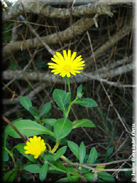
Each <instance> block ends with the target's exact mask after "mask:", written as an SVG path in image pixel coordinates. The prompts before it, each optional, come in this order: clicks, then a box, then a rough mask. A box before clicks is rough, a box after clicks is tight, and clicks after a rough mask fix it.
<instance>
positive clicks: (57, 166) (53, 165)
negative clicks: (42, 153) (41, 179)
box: [49, 159, 68, 173]
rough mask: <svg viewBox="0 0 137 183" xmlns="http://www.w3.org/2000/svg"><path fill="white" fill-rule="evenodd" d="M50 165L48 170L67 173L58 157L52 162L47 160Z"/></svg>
mask: <svg viewBox="0 0 137 183" xmlns="http://www.w3.org/2000/svg"><path fill="white" fill-rule="evenodd" d="M49 164H50V167H49V170H50V171H51V170H57V171H59V172H63V173H67V171H68V170H67V168H66V167H65V166H64V165H63V164H62V163H61V161H60V160H59V159H58V160H56V161H55V162H54V163H51V162H49Z"/></svg>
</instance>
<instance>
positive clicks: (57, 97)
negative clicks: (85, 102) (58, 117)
mask: <svg viewBox="0 0 137 183" xmlns="http://www.w3.org/2000/svg"><path fill="white" fill-rule="evenodd" d="M53 98H54V101H55V102H56V104H57V105H58V106H59V107H60V109H61V110H63V111H65V105H66V104H67V102H68V101H69V100H70V93H66V92H64V91H63V90H59V89H55V90H54V92H53Z"/></svg>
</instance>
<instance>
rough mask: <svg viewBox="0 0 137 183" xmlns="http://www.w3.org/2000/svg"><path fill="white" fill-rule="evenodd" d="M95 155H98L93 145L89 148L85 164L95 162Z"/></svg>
mask: <svg viewBox="0 0 137 183" xmlns="http://www.w3.org/2000/svg"><path fill="white" fill-rule="evenodd" d="M97 157H98V153H97V151H96V148H95V147H93V148H92V149H91V150H90V154H89V157H88V160H87V164H93V163H95V161H96V159H97Z"/></svg>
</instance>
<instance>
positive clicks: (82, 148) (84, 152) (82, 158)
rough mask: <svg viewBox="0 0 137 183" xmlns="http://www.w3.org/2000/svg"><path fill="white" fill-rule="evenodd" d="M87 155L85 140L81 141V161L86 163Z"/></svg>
mask: <svg viewBox="0 0 137 183" xmlns="http://www.w3.org/2000/svg"><path fill="white" fill-rule="evenodd" d="M85 155H86V146H85V145H84V143H83V142H81V144H80V147H79V161H80V163H84V158H85Z"/></svg>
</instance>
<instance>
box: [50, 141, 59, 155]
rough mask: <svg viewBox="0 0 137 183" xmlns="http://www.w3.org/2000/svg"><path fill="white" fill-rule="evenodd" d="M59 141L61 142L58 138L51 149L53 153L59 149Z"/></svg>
mask: <svg viewBox="0 0 137 183" xmlns="http://www.w3.org/2000/svg"><path fill="white" fill-rule="evenodd" d="M59 143H60V140H57V141H56V144H55V146H54V147H53V149H52V150H51V151H50V152H51V153H54V152H55V151H56V150H57V149H58V147H59Z"/></svg>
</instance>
